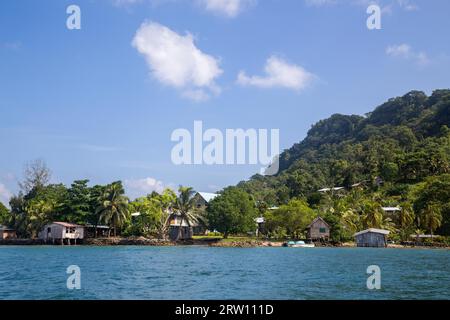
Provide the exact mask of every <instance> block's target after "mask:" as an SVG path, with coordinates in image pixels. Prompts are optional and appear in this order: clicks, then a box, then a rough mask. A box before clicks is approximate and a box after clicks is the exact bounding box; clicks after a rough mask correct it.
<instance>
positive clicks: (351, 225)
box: [341, 209, 360, 233]
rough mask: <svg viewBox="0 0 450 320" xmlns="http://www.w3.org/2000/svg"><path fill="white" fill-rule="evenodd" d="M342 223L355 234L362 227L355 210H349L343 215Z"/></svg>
mask: <svg viewBox="0 0 450 320" xmlns="http://www.w3.org/2000/svg"><path fill="white" fill-rule="evenodd" d="M341 223H342V224H343V226H344V228H345V229H347V230H348V231H349V232H351V233H355V232H356V231H358V229H359V227H360V217H359V214H358V213H357V212H355V211H354V210H353V209H348V210H346V211H344V212H343V213H342V216H341Z"/></svg>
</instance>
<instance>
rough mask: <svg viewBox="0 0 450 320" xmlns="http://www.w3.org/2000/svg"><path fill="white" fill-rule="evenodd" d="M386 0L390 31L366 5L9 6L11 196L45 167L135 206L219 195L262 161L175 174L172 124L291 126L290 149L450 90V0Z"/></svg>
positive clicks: (3, 78) (0, 93) (2, 33)
mask: <svg viewBox="0 0 450 320" xmlns="http://www.w3.org/2000/svg"><path fill="white" fill-rule="evenodd" d="M374 2H376V3H378V4H379V6H380V7H381V9H382V16H381V17H382V29H381V30H369V29H368V28H367V27H366V19H367V18H368V16H369V15H368V14H367V13H366V9H367V7H368V5H369V4H370V3H371V1H366V0H305V1H303V0H283V1H281V0H192V1H189V0H71V1H63V0H42V1H32V0H28V1H26V0H14V1H13V0H5V1H1V2H0V150H1V156H0V201H3V202H6V199H7V198H8V197H9V196H10V195H11V194H13V193H16V192H17V181H18V180H20V179H21V175H22V171H23V166H24V164H25V163H26V162H27V161H29V160H33V159H36V158H42V159H44V160H45V161H46V162H47V163H48V165H49V166H50V167H51V169H52V171H53V182H63V183H65V184H70V183H71V182H72V181H73V180H76V179H84V178H87V179H90V180H91V183H92V184H94V183H108V182H111V181H114V180H119V179H120V180H123V181H124V182H125V184H126V187H127V192H128V194H129V195H130V196H131V197H135V196H138V195H140V194H144V193H145V192H149V191H151V190H160V189H161V188H162V187H164V186H172V187H176V186H177V185H179V184H183V185H190V186H193V187H194V188H195V189H196V190H199V191H217V190H218V189H220V188H222V187H224V186H227V185H231V184H236V183H237V182H239V181H240V180H244V179H247V178H248V177H250V176H251V175H252V174H253V173H256V172H257V171H258V170H259V167H256V166H250V165H248V166H238V165H235V166H217V165H215V166H205V165H199V166H176V165H174V164H173V163H172V161H171V158H170V156H171V149H172V148H173V146H174V145H175V143H174V142H172V141H170V136H171V133H172V132H173V130H175V129H177V128H186V129H189V130H192V128H193V122H194V121H195V120H201V121H203V125H204V127H205V128H218V129H220V130H225V129H227V128H231V129H233V128H244V129H248V128H266V129H280V147H281V149H285V148H289V147H290V146H291V145H292V144H293V143H295V142H299V141H300V140H301V139H303V138H304V137H305V135H306V132H307V130H308V129H309V128H310V127H311V125H312V124H313V123H315V122H317V121H318V120H320V119H323V118H326V117H328V116H330V115H331V114H333V113H344V114H364V113H366V112H368V111H370V110H372V109H373V108H374V107H375V106H377V105H379V104H381V103H382V102H384V101H385V100H386V99H388V98H390V97H394V96H399V95H403V94H405V93H406V92H408V91H409V90H413V89H417V90H423V91H425V92H426V93H431V91H432V90H434V89H437V88H448V87H450V72H449V71H450V42H449V41H448V34H449V31H450V21H449V19H448V14H449V12H450V2H449V1H446V0H433V1H420V0H410V1H406V0H383V1H381V0H380V1H374ZM71 4H76V5H78V6H79V7H80V9H81V30H68V29H67V27H66V20H67V17H68V14H67V13H66V8H67V7H68V6H69V5H71ZM239 75H240V76H239Z"/></svg>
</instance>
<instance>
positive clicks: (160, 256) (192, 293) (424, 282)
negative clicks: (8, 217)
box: [0, 246, 450, 299]
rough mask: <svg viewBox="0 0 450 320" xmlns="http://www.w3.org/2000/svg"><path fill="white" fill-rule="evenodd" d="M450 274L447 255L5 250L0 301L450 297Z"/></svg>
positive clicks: (335, 251) (151, 249) (329, 251)
mask: <svg viewBox="0 0 450 320" xmlns="http://www.w3.org/2000/svg"><path fill="white" fill-rule="evenodd" d="M69 265H78V266H79V267H80V269H81V289H80V290H68V289H67V287H66V280H67V277H68V276H69V275H67V274H66V268H67V267H68V266H69ZM369 265H378V266H379V267H380V268H381V289H380V290H368V289H367V286H366V281H367V277H368V275H367V274H366V269H367V267H368V266H369ZM449 271H450V251H449V250H420V249H371V248H314V249H299V248H250V249H240V248H209V247H136V246H133V247H87V246H78V247H58V246H54V247H52V246H49V247H45V246H42V247H6V246H5V247H0V286H1V288H2V289H1V290H0V299H449V297H450V274H449Z"/></svg>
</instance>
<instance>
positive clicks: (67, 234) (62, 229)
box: [38, 222, 84, 245]
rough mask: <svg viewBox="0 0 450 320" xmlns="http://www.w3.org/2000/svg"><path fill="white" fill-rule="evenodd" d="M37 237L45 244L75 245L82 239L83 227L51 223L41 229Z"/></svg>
mask: <svg viewBox="0 0 450 320" xmlns="http://www.w3.org/2000/svg"><path fill="white" fill-rule="evenodd" d="M38 237H39V239H42V240H44V241H45V242H48V241H51V242H53V243H55V242H56V243H60V244H69V245H70V244H77V242H80V241H82V240H83V238H84V227H83V226H80V225H77V224H73V223H67V222H52V223H50V224H47V225H45V226H44V228H42V230H41V232H39V235H38Z"/></svg>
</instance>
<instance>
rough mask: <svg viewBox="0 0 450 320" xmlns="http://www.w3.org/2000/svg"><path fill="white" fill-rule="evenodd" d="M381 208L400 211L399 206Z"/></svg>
mask: <svg viewBox="0 0 450 320" xmlns="http://www.w3.org/2000/svg"><path fill="white" fill-rule="evenodd" d="M381 209H383V210H384V211H402V209H401V208H399V207H382V208H381Z"/></svg>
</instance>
